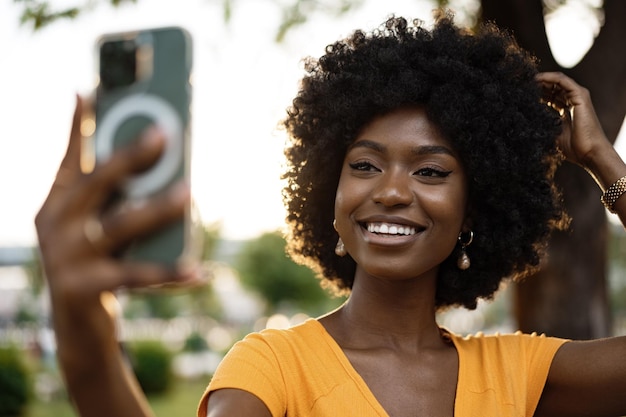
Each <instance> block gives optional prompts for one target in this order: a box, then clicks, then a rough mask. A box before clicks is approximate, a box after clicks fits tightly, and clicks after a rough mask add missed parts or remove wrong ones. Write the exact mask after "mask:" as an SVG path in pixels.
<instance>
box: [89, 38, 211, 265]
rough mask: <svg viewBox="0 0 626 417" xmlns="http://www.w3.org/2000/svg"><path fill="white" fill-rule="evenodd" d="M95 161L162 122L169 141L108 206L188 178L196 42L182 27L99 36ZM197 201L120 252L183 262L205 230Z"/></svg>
mask: <svg viewBox="0 0 626 417" xmlns="http://www.w3.org/2000/svg"><path fill="white" fill-rule="evenodd" d="M97 57H98V75H99V77H98V79H99V82H98V85H97V87H96V99H95V109H94V112H95V123H96V124H95V126H96V128H95V135H94V137H93V144H92V151H93V155H92V156H93V158H94V161H95V164H96V165H97V164H98V163H99V162H100V161H104V160H107V159H108V158H109V157H110V156H111V155H112V154H113V152H115V150H116V149H117V148H119V147H123V146H126V145H128V144H130V143H132V142H133V141H135V140H137V138H139V137H140V135H141V134H142V132H143V131H145V130H146V129H147V128H149V127H150V126H152V125H157V126H158V127H159V128H160V129H161V130H162V131H163V132H164V135H165V148H164V150H163V152H162V154H161V156H160V157H159V159H158V160H157V161H156V162H155V163H154V165H153V166H151V167H150V168H148V169H147V170H146V171H145V172H142V173H140V174H138V175H136V176H135V177H133V178H130V179H129V180H128V181H127V182H126V184H124V186H123V187H121V188H120V189H119V190H117V191H116V193H115V194H114V195H113V196H111V199H110V203H109V206H110V207H113V206H116V205H119V204H144V203H146V202H147V201H148V200H149V199H150V198H151V197H153V196H155V195H156V194H158V193H160V192H162V191H163V190H165V189H167V188H168V187H171V186H172V185H173V184H175V183H176V182H178V181H189V172H190V167H189V160H190V158H189V157H190V131H189V126H190V103H191V84H190V77H191V68H192V48H191V38H190V36H189V34H188V33H187V32H186V31H185V30H183V29H181V28H178V27H168V28H158V29H150V30H140V31H135V32H126V33H117V34H108V35H104V36H102V37H101V38H100V39H99V41H98V43H97ZM192 214H193V213H192V207H189V208H188V210H187V213H186V214H185V218H184V219H182V220H181V221H179V222H176V223H174V224H168V225H164V226H163V228H162V229H159V230H158V231H155V232H154V233H152V234H150V235H148V236H145V237H142V238H141V239H138V240H136V241H133V242H131V243H130V244H129V246H128V247H126V248H124V250H123V251H122V253H121V256H123V257H125V258H128V259H133V260H142V261H151V262H159V263H166V264H172V265H174V264H177V263H179V262H181V261H183V260H185V259H188V258H194V257H196V255H197V251H198V246H199V238H200V236H201V233H199V232H198V230H197V228H196V227H195V226H194V223H195V220H194V219H193V216H192Z"/></svg>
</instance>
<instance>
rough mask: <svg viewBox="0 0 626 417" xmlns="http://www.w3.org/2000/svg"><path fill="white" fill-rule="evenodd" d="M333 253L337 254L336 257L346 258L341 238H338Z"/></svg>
mask: <svg viewBox="0 0 626 417" xmlns="http://www.w3.org/2000/svg"><path fill="white" fill-rule="evenodd" d="M335 253H336V254H337V256H341V257H343V256H346V254H347V253H348V252H347V251H346V247H345V246H344V244H343V240H341V238H339V240H338V241H337V246H335Z"/></svg>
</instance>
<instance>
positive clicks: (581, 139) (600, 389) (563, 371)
mask: <svg viewBox="0 0 626 417" xmlns="http://www.w3.org/2000/svg"><path fill="white" fill-rule="evenodd" d="M538 80H539V81H540V82H541V83H543V84H544V86H545V87H546V89H547V90H548V89H551V88H552V86H553V85H556V94H557V95H560V96H561V97H562V98H563V101H564V102H565V103H566V104H567V105H568V106H570V108H571V110H572V112H571V115H572V117H571V119H570V118H569V117H567V115H565V116H566V117H564V132H563V134H562V135H561V136H560V137H559V146H560V148H561V150H562V151H563V153H564V154H565V156H566V158H567V159H568V160H570V161H572V162H574V163H577V164H579V165H581V166H583V167H584V168H585V169H586V170H587V171H589V173H590V174H591V175H592V176H593V177H594V178H595V180H596V181H597V183H598V185H599V186H600V187H601V189H602V191H603V192H604V193H605V196H606V201H607V205H608V206H609V208H610V209H611V210H613V211H614V212H615V213H616V214H617V215H618V216H619V218H620V219H621V221H622V224H625V221H626V196H624V195H622V193H623V192H624V191H622V190H625V191H626V184H625V185H624V187H623V188H621V186H620V184H621V182H618V181H619V180H620V178H623V177H624V176H626V164H624V161H623V160H622V159H621V158H620V156H619V155H618V153H617V152H616V151H615V149H614V148H613V146H612V144H611V143H610V142H609V141H608V140H607V138H606V136H605V135H604V132H603V131H602V128H601V127H600V124H599V122H598V119H597V117H596V113H595V110H594V108H593V105H592V102H591V98H590V95H589V91H587V90H586V89H585V88H583V87H581V86H579V85H578V84H577V83H576V82H574V81H573V80H572V79H570V78H568V77H566V76H565V75H563V74H561V73H543V74H540V75H539V76H538ZM624 181H625V183H626V179H625V180H624ZM613 184H616V185H613ZM607 190H608V192H607ZM598 204H601V202H598ZM535 415H536V416H556V415H559V416H591V415H593V416H594V417H600V416H622V415H626V337H616V338H609V339H602V340H594V341H586V342H576V341H574V342H569V343H566V344H565V345H563V346H562V347H561V349H560V350H559V351H558V352H557V354H556V356H555V358H554V361H553V363H552V366H551V368H550V373H549V375H548V380H547V382H546V387H545V389H544V393H543V396H542V398H541V401H540V403H539V406H538V408H537V412H536V414H535Z"/></svg>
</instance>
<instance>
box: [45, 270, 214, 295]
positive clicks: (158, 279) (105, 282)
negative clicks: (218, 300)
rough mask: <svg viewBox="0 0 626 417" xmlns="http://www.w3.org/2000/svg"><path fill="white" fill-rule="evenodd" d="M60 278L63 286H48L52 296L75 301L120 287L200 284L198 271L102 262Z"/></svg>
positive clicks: (200, 277) (199, 272)
mask: <svg viewBox="0 0 626 417" xmlns="http://www.w3.org/2000/svg"><path fill="white" fill-rule="evenodd" d="M64 278H65V279H64V282H63V285H54V284H55V283H52V284H53V285H51V290H52V291H53V292H54V295H55V297H59V298H62V299H64V300H72V299H79V298H81V297H85V296H89V295H97V294H100V293H102V292H105V291H115V290H118V289H121V288H126V289H137V288H146V287H148V288H150V287H154V288H156V287H162V286H166V285H168V284H174V283H175V284H177V286H180V285H189V286H191V285H198V284H199V283H202V276H201V271H200V269H199V268H187V269H182V268H179V269H175V268H168V267H164V266H162V265H158V264H151V263H139V262H132V263H131V262H118V263H113V262H108V261H105V260H100V261H97V262H84V263H82V264H78V265H77V267H76V268H74V269H73V271H71V273H68V274H66V275H65V277H64ZM57 284H58V283H57Z"/></svg>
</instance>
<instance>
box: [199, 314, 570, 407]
mask: <svg viewBox="0 0 626 417" xmlns="http://www.w3.org/2000/svg"><path fill="white" fill-rule="evenodd" d="M450 337H451V339H452V341H453V343H454V345H455V347H456V349H457V351H458V355H459V380H458V383H457V392H456V400H455V411H454V415H455V416H456V417H470V416H471V417H474V416H476V417H479V416H480V417H484V416H498V417H507V416H515V417H520V416H532V415H533V413H534V411H535V408H536V406H537V403H538V402H539V398H540V397H541V392H542V390H543V387H544V384H545V381H546V378H547V376H548V371H549V369H550V364H551V363H552V359H553V358H554V355H555V353H556V351H557V350H558V349H559V347H560V346H561V345H562V344H563V343H564V342H565V340H562V339H555V338H548V337H545V336H537V335H535V334H533V335H524V334H521V333H516V334H514V335H495V336H483V335H481V334H478V335H476V336H469V337H466V338H462V337H460V336H457V335H454V334H451V335H450ZM220 388H238V389H242V390H245V391H248V392H251V393H252V394H254V395H256V396H257V397H258V398H260V399H261V400H262V401H263V402H264V403H265V405H266V406H267V408H268V409H269V410H270V412H271V414H272V416H276V417H283V416H287V417H288V416H319V417H328V416H333V417H334V416H360V417H370V416H372V417H373V416H379V417H388V415H387V413H386V412H385V410H384V409H383V408H382V406H381V405H380V404H379V403H378V401H377V400H376V398H375V397H374V395H373V394H372V393H371V391H370V390H369V388H368V387H367V385H366V384H365V382H364V381H363V379H362V378H361V377H360V376H359V374H358V373H357V372H356V370H355V369H354V368H353V367H352V365H351V364H350V362H349V361H348V358H347V357H346V356H345V354H344V353H343V351H342V350H341V348H340V347H339V345H337V343H336V342H335V340H334V339H333V338H332V337H331V336H330V335H329V334H328V333H327V332H326V330H325V329H324V327H323V326H322V325H321V324H320V323H319V322H318V321H317V320H314V319H309V320H307V321H306V322H304V323H303V324H300V325H298V326H295V327H292V328H290V329H288V330H271V329H268V330H264V331H262V332H260V333H252V334H250V335H248V336H247V337H246V338H245V339H243V340H242V341H240V342H238V343H236V344H235V345H234V346H233V348H232V349H231V351H230V352H229V353H228V354H227V355H226V357H225V358H224V360H223V361H222V363H221V364H220V365H219V367H218V368H217V370H216V372H215V375H214V377H213V379H212V380H211V383H210V384H209V387H208V388H207V390H206V392H205V393H204V395H203V397H202V399H201V401H200V406H199V408H198V417H205V416H206V409H207V404H206V402H207V397H208V394H209V393H210V392H211V391H215V390H218V389H220Z"/></svg>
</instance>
